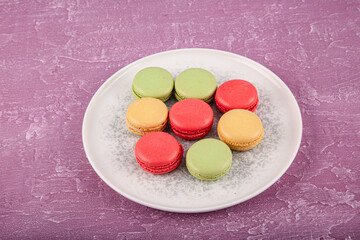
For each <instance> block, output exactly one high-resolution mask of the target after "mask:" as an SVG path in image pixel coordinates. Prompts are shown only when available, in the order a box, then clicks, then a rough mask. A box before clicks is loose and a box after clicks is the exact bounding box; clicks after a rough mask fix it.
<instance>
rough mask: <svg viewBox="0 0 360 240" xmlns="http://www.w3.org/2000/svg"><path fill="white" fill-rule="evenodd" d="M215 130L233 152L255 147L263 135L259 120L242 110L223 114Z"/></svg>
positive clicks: (252, 114)
mask: <svg viewBox="0 0 360 240" xmlns="http://www.w3.org/2000/svg"><path fill="white" fill-rule="evenodd" d="M217 130H218V135H219V137H220V139H221V140H223V141H224V142H226V143H227V144H228V145H229V146H230V148H232V149H234V150H248V149H251V148H253V147H255V146H256V145H257V144H258V143H259V142H260V140H261V139H262V137H263V134H264V129H263V126H262V123H261V120H260V118H259V117H258V116H257V115H256V114H255V113H253V112H251V111H248V110H243V109H233V110H230V111H228V112H227V113H225V114H224V115H223V116H222V117H221V118H220V120H219V123H218V127H217Z"/></svg>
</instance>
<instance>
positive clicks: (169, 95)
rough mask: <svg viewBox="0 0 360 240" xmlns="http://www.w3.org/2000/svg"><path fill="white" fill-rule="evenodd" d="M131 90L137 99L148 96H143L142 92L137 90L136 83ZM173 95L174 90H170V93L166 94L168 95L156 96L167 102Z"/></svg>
mask: <svg viewBox="0 0 360 240" xmlns="http://www.w3.org/2000/svg"><path fill="white" fill-rule="evenodd" d="M131 92H132V94H133V96H134V97H135V98H136V99H140V98H143V97H147V96H143V95H141V94H140V93H138V92H137V91H136V89H134V85H132V88H131ZM171 95H172V91H171V92H170V94H168V95H166V96H163V97H156V98H157V99H159V100H161V101H163V102H166V101H167V100H169V99H170V97H171Z"/></svg>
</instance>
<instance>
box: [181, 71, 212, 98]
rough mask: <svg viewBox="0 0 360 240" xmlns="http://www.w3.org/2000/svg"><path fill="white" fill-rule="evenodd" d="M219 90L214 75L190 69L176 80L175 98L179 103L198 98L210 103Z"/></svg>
mask: <svg viewBox="0 0 360 240" xmlns="http://www.w3.org/2000/svg"><path fill="white" fill-rule="evenodd" d="M216 89H217V81H216V78H215V77H214V75H213V74H212V73H210V72H209V71H206V70H204V69H201V68H190V69H187V70H185V71H183V72H181V73H180V74H179V75H178V76H177V78H176V80H175V97H176V99H177V100H178V101H180V100H183V99H187V98H196V99H200V100H203V101H204V102H207V103H210V102H211V101H212V100H213V98H214V94H215V91H216Z"/></svg>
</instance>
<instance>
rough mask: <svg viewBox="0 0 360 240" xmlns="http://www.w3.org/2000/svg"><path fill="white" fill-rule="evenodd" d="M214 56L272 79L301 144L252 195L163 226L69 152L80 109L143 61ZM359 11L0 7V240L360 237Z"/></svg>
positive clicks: (78, 149) (157, 5)
mask: <svg viewBox="0 0 360 240" xmlns="http://www.w3.org/2000/svg"><path fill="white" fill-rule="evenodd" d="M185 47H204V48H215V49H221V50H226V51H230V52H234V53H237V54H240V55H244V56H246V57H249V58H251V59H253V60H255V61H258V62H259V63H261V64H263V65H265V66H266V67H268V68H269V69H271V70H272V71H273V72H275V73H276V74H277V75H278V76H279V77H280V78H282V79H283V81H284V82H285V83H286V84H287V85H288V86H289V88H290V89H291V90H292V92H293V93H294V95H295V97H296V98H297V100H298V103H299V105H300V108H301V112H302V116H303V123H304V132H303V139H302V144H301V147H300V150H299V153H298V155H297V157H296V159H295V161H294V163H293V164H292V165H291V167H290V169H289V170H288V171H287V172H286V174H285V175H284V176H283V177H282V178H281V179H280V180H279V181H278V182H277V183H276V184H274V185H273V186H272V187H271V188H269V189H268V190H267V191H265V192H264V193H262V194H260V195H259V196H257V197H255V198H253V199H251V200H249V201H247V202H245V203H242V204H239V205H237V206H234V207H230V208H228V209H225V210H220V211H216V212H211V213H204V214H174V213H166V212H162V211H158V210H153V209H150V208H147V207H144V206H141V205H139V204H137V203H133V202H131V201H129V200H127V199H125V198H124V197H122V196H121V195H119V194H117V193H116V192H114V191H113V190H111V189H110V188H109V187H108V186H107V185H106V184H105V183H104V182H103V181H102V180H100V178H99V177H98V176H97V175H96V173H95V172H94V171H93V169H92V168H91V166H90V164H89V163H88V161H87V159H86V157H85V153H84V151H83V147H82V141H81V124H82V118H83V114H84V111H85V109H86V106H87V104H88V103H89V101H90V99H91V97H92V95H93V94H94V93H95V91H96V90H97V88H98V87H99V86H100V85H101V84H102V83H103V82H104V81H105V80H106V79H107V78H109V77H110V76H111V75H112V74H113V73H114V72H116V71H117V70H118V69H120V68H121V67H123V66H126V65H127V64H129V63H130V62H132V61H134V60H136V59H139V58H141V57H144V56H147V55H149V54H152V53H156V52H160V51H165V50H169V49H176V48H185ZM359 49H360V2H359V1H305V0H303V1H272V3H270V1H266V0H263V1H217V0H216V1H215V0H211V1H188V0H187V1H183V0H171V1H155V0H154V1H149V0H143V1H141V0H139V1H130V0H129V1H98V2H92V1H83V0H78V1H73V0H68V1H60V0H58V1H56V0H54V1H13V0H9V1H6V0H5V1H4V0H2V1H0V190H1V191H0V238H1V239H27V238H37V239H48V238H49V237H50V236H52V237H57V238H86V239H102V238H110V237H111V238H118V239H139V238H141V239H146V238H151V237H152V238H165V237H169V238H170V237H171V238H172V239H174V238H181V237H183V238H198V239H200V238H210V239H219V238H220V237H221V238H224V237H234V236H237V237H238V238H247V239H261V238H266V239H267V238H269V239H273V238H277V239H290V238H294V239H319V238H324V239H331V238H337V239H360V230H359V229H360V228H359V226H360V162H359V160H360V131H359V129H360V107H359V104H360V71H359V70H360V67H359V64H360V60H359V59H360V58H359V55H360V50H359Z"/></svg>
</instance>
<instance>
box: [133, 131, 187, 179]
mask: <svg viewBox="0 0 360 240" xmlns="http://www.w3.org/2000/svg"><path fill="white" fill-rule="evenodd" d="M183 152H184V150H183V147H182V145H181V144H179V143H178V141H177V140H176V139H175V138H174V137H173V136H171V135H170V134H168V133H164V132H152V133H149V134H146V135H145V136H143V137H141V138H140V139H139V140H138V142H137V143H136V145H135V156H136V159H137V161H138V163H139V165H140V166H141V167H142V168H143V169H145V170H146V171H148V172H151V173H155V174H161V173H166V172H169V171H172V170H174V169H175V168H176V167H177V166H178V165H179V164H180V162H181V159H182V155H183Z"/></svg>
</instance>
